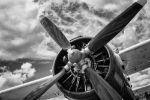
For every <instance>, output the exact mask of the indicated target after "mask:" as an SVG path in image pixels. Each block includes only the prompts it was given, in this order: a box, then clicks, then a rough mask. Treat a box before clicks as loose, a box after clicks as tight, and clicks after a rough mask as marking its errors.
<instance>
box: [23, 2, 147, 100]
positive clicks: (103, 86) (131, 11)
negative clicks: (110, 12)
mask: <svg viewBox="0 0 150 100" xmlns="http://www.w3.org/2000/svg"><path fill="white" fill-rule="evenodd" d="M146 2H147V1H146V0H138V1H137V2H135V3H134V4H133V5H131V6H130V7H129V8H128V9H127V10H125V11H124V12H123V13H122V14H120V15H119V16H118V17H117V18H115V19H114V20H113V21H112V22H111V23H110V24H108V25H107V26H106V27H105V28H104V29H103V30H102V31H100V32H99V33H98V34H97V35H96V37H94V38H93V39H92V40H91V41H90V42H89V43H88V44H87V46H86V47H85V48H84V49H83V50H82V49H81V51H80V50H77V49H76V50H72V48H71V45H70V43H69V41H68V40H67V39H66V37H65V36H64V35H63V34H62V33H61V31H60V30H59V29H58V28H57V27H56V26H55V25H54V24H53V23H51V21H49V20H48V18H46V17H44V16H42V17H41V24H42V25H43V26H44V28H45V29H46V31H47V32H48V33H49V34H50V35H51V36H52V38H53V39H54V40H55V41H56V42H57V44H58V45H59V46H60V47H61V48H62V49H68V50H67V52H68V55H67V56H68V58H69V61H67V62H66V63H65V64H64V65H63V66H65V67H62V66H55V67H54V68H58V67H59V68H58V69H61V70H62V69H63V70H62V71H60V70H58V71H59V72H56V73H57V75H55V76H54V77H53V78H52V79H51V80H49V81H48V84H46V85H40V86H39V87H37V88H36V89H35V90H33V91H32V92H31V93H29V94H28V95H27V96H25V98H24V99H23V100H36V99H38V98H39V97H40V96H42V94H43V93H44V92H46V91H47V90H48V88H50V87H51V86H52V85H54V83H56V81H58V80H59V79H60V80H59V81H58V82H59V83H61V80H62V83H63V82H66V81H67V80H68V78H67V79H66V81H63V77H65V74H67V73H68V72H69V71H71V73H73V75H74V76H75V78H73V80H72V81H71V83H72V84H71V87H70V88H69V91H73V90H75V92H77V93H76V96H75V97H74V95H72V96H69V95H70V94H71V92H69V93H65V92H64V91H63V86H64V85H63V86H61V85H62V84H60V90H61V91H63V93H64V94H65V95H66V96H67V97H69V98H72V99H77V100H78V99H79V98H77V96H80V95H78V94H80V93H82V92H83V94H85V93H88V95H87V96H89V95H90V93H91V91H92V90H93V89H94V90H95V91H94V90H93V93H96V94H93V96H94V95H95V97H96V98H95V97H93V96H91V98H93V99H97V100H99V99H101V100H112V99H113V100H121V99H122V98H123V99H124V100H129V99H130V100H134V95H133V92H132V91H131V89H130V88H129V84H128V83H127V81H126V79H125V77H124V75H123V73H122V70H121V67H122V62H121V59H120V57H119V56H118V55H117V54H115V53H114V52H112V50H111V49H110V48H109V46H107V43H108V42H109V41H110V40H111V39H112V38H114V37H115V36H116V35H117V34H118V33H119V32H120V31H121V30H122V29H123V28H124V27H125V26H126V25H127V24H128V23H129V22H130V21H131V20H132V18H133V17H134V16H135V15H136V14H137V13H138V12H139V10H140V9H141V8H142V7H143V6H144V5H145V3H146ZM61 37H62V38H61ZM99 49H101V52H102V53H103V51H105V53H104V54H103V55H104V56H105V57H109V58H108V59H109V61H108V62H109V63H106V64H107V66H104V65H103V66H101V65H100V67H101V68H105V67H107V69H106V70H104V69H103V70H102V69H98V68H97V67H98V62H101V61H100V60H98V61H97V59H96V58H93V54H95V53H96V52H97V51H99ZM106 51H107V52H106ZM97 53H98V54H99V52H97ZM98 54H97V55H98ZM97 55H96V56H97ZM108 55H109V56H108ZM104 56H103V57H104ZM60 57H61V56H60ZM101 57H102V56H101ZM58 58H59V57H58ZM66 58H67V57H66ZM105 59H107V58H105ZM58 60H59V59H58ZM56 61H57V59H56ZM60 61H62V59H60ZM95 62H96V65H95ZM92 63H93V64H92ZM104 63H105V61H104ZM61 64H63V63H60V65H61ZM92 65H94V67H92ZM72 66H73V67H72ZM97 71H98V72H97ZM102 73H105V75H103V74H102ZM84 74H85V77H88V78H89V81H90V82H91V84H92V85H91V86H90V87H91V89H88V88H82V87H81V88H80V85H79V81H77V82H76V86H79V88H78V87H77V88H73V89H72V86H73V85H74V84H73V83H74V82H75V80H76V76H77V77H78V76H79V77H80V78H82V75H84ZM99 74H100V75H99ZM94 76H95V77H94ZM69 77H70V76H69ZM94 78H95V79H94ZM85 79H86V78H84V80H85ZM77 80H78V78H77ZM86 80H87V79H86ZM85 82H86V81H85ZM90 82H89V83H90ZM83 83H84V82H83ZM84 84H85V83H84ZM84 86H86V85H84ZM61 87H62V89H61ZM88 87H89V86H88ZM92 88H93V89H92ZM65 89H67V88H66V87H65ZM84 91H85V92H84ZM84 96H85V95H84ZM84 96H82V97H81V98H80V99H83V100H85V98H86V99H87V96H86V97H85V98H84ZM91 98H88V99H89V100H91Z"/></svg>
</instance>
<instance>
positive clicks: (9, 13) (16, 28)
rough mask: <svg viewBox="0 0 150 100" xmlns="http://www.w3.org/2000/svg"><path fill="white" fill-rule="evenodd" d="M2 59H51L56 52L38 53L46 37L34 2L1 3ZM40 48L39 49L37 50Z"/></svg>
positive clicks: (0, 47)
mask: <svg viewBox="0 0 150 100" xmlns="http://www.w3.org/2000/svg"><path fill="white" fill-rule="evenodd" d="M0 8H1V9H0V13H1V14H0V58H1V59H2V58H3V59H16V58H22V57H31V58H32V57H33V58H49V59H50V58H51V56H50V54H51V55H52V57H53V56H55V53H54V52H55V51H54V50H53V51H52V52H51V51H49V52H48V49H49V47H47V44H43V45H44V46H45V48H42V49H44V51H46V52H45V53H48V55H46V54H45V53H44V52H43V53H38V52H39V51H38V50H39V47H38V45H40V44H41V43H42V41H45V38H46V35H45V33H43V29H42V27H41V25H40V23H39V20H38V18H37V15H38V5H37V4H35V3H33V2H32V0H25V1H22V0H17V1H15V2H14V1H11V0H5V1H4V2H2V1H0ZM36 48H38V49H36Z"/></svg>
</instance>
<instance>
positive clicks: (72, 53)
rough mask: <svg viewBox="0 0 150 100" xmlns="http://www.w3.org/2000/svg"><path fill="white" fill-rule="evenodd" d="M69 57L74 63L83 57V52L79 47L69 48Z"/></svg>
mask: <svg viewBox="0 0 150 100" xmlns="http://www.w3.org/2000/svg"><path fill="white" fill-rule="evenodd" d="M68 59H69V61H70V62H71V63H72V64H74V63H78V62H80V61H81V59H82V53H81V52H80V51H79V50H78V49H72V50H68Z"/></svg>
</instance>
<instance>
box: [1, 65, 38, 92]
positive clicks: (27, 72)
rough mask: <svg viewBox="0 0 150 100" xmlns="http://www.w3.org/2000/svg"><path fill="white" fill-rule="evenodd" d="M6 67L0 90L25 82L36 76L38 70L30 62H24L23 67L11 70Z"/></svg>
mask: <svg viewBox="0 0 150 100" xmlns="http://www.w3.org/2000/svg"><path fill="white" fill-rule="evenodd" d="M6 68H7V67H4V70H5V71H4V72H2V73H1V75H0V80H1V83H0V90H3V89H6V88H10V87H13V86H16V85H20V84H23V82H24V81H25V80H27V79H28V78H31V77H33V76H34V74H35V72H36V70H35V68H33V67H32V64H30V63H24V64H22V66H21V69H17V70H15V71H13V72H10V71H9V70H8V69H6Z"/></svg>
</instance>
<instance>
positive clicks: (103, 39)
mask: <svg viewBox="0 0 150 100" xmlns="http://www.w3.org/2000/svg"><path fill="white" fill-rule="evenodd" d="M146 2H147V0H138V1H137V2H135V3H133V4H132V5H131V6H130V7H129V8H128V9H126V10H125V11H124V12H123V13H121V14H120V15H119V16H118V17H116V18H115V19H114V20H113V21H111V22H110V23H109V24H108V25H107V26H106V27H105V28H104V29H102V30H101V31H100V32H99V33H98V34H97V35H96V36H95V37H94V38H93V39H92V40H91V41H90V42H89V44H88V49H89V50H90V51H91V52H96V51H97V50H98V49H99V48H101V47H102V46H104V45H105V44H107V43H108V42H109V41H110V40H111V39H113V38H114V37H115V36H116V35H117V34H118V33H119V32H120V31H121V30H122V29H123V28H124V27H125V26H126V25H127V24H128V23H129V22H130V21H131V20H132V19H133V18H134V16H135V15H136V14H137V13H138V12H139V11H140V10H141V9H142V7H143V6H144V5H145V4H146Z"/></svg>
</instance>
